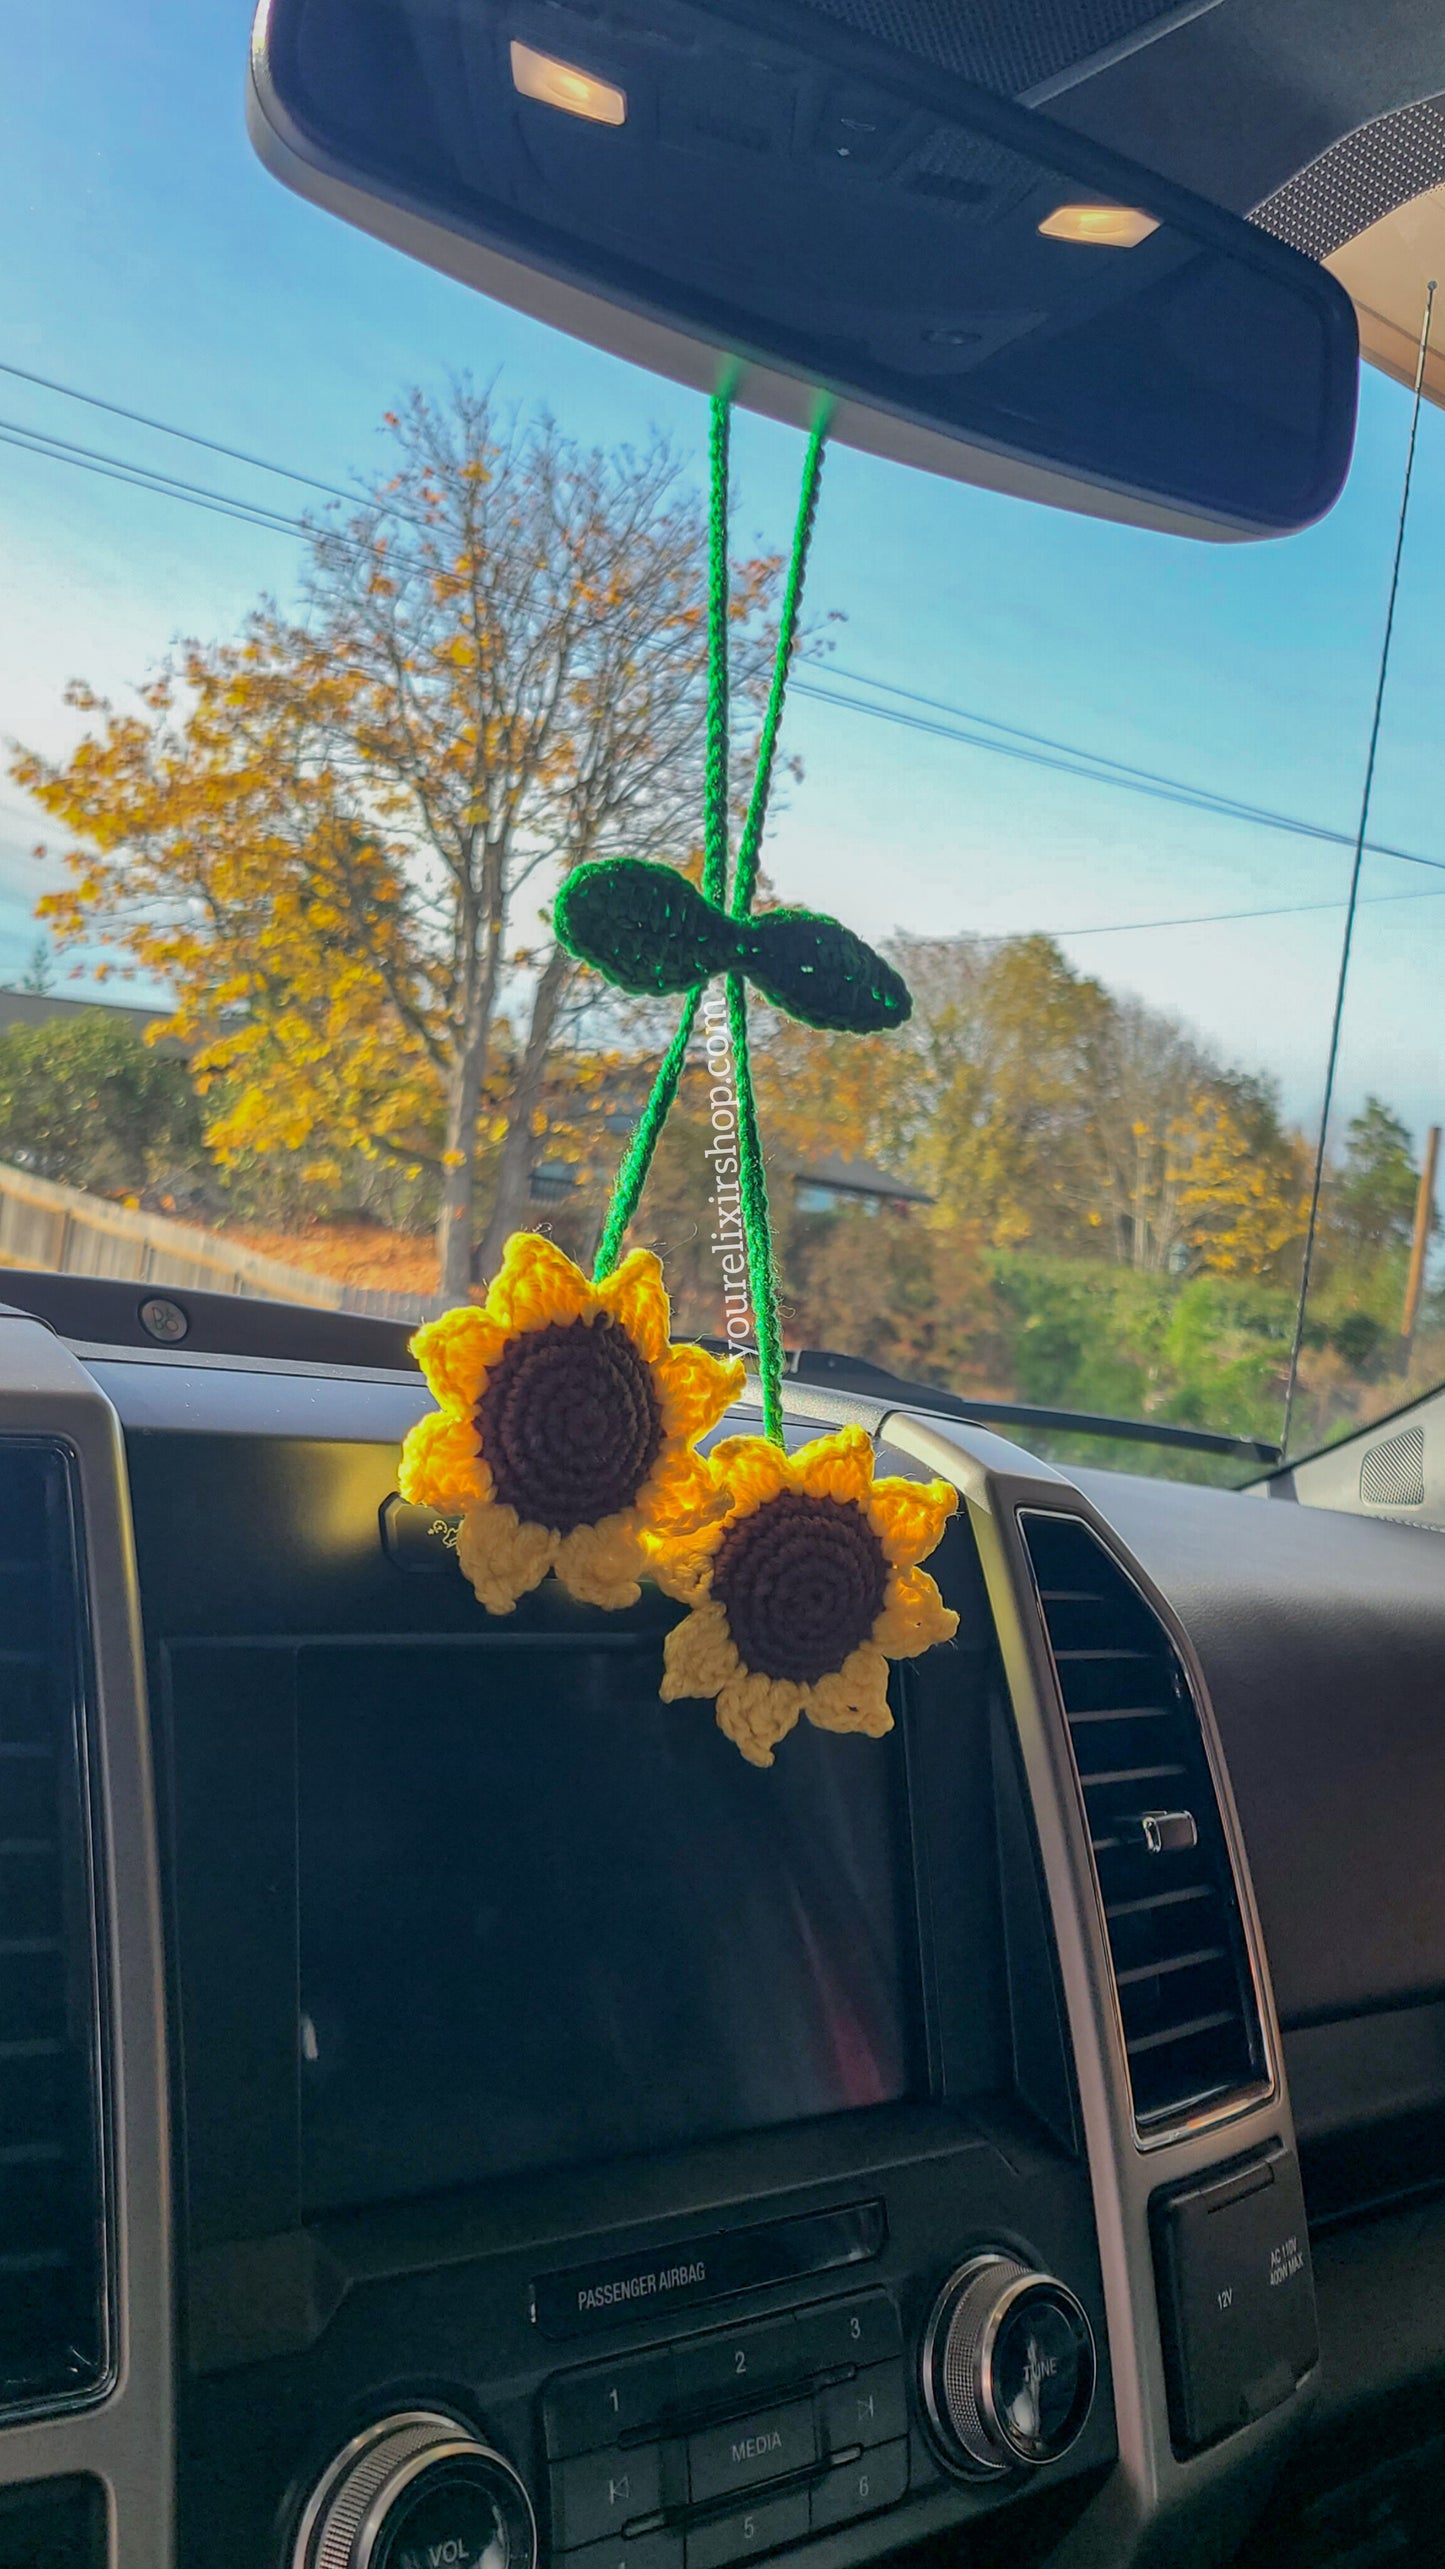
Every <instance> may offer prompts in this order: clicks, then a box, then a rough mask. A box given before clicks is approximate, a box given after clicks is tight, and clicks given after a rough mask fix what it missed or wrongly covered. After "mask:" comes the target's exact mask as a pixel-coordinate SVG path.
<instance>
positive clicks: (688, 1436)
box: [655, 1346, 747, 1445]
mask: <svg viewBox="0 0 1445 2569" xmlns="http://www.w3.org/2000/svg"><path fill="white" fill-rule="evenodd" d="M655 1380H656V1383H657V1390H658V1396H659V1398H660V1400H661V1403H662V1424H663V1428H664V1430H665V1432H666V1434H667V1435H669V1436H678V1437H681V1438H682V1440H683V1442H684V1443H685V1444H688V1445H691V1444H693V1443H695V1442H696V1440H697V1438H698V1437H699V1436H706V1434H707V1432H708V1429H709V1428H710V1427H716V1425H717V1423H718V1420H719V1419H720V1418H721V1417H722V1415H723V1412H724V1411H725V1410H726V1409H727V1407H728V1405H729V1403H730V1402H731V1401H735V1400H736V1399H737V1398H738V1396H739V1394H740V1392H741V1391H742V1388H743V1385H744V1383H745V1382H746V1381H747V1367H746V1366H745V1365H744V1363H743V1360H742V1358H741V1356H728V1357H722V1356H710V1355H709V1354H708V1352H707V1349H706V1348H705V1347H688V1346H680V1347H669V1349H668V1351H667V1353H666V1355H665V1356H663V1357H662V1358H660V1360H659V1362H658V1365H657V1370H656V1376H655Z"/></svg>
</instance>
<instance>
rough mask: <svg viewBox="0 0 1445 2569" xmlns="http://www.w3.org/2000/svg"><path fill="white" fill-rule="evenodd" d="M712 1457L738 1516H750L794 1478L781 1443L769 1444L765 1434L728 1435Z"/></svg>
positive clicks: (714, 1450) (715, 1449)
mask: <svg viewBox="0 0 1445 2569" xmlns="http://www.w3.org/2000/svg"><path fill="white" fill-rule="evenodd" d="M711 1460H712V1464H713V1467H714V1469H715V1470H716V1471H717V1472H718V1474H719V1475H720V1477H721V1478H722V1480H723V1481H724V1482H725V1483H726V1485H727V1489H728V1492H729V1494H730V1496H731V1499H732V1513H733V1515H734V1516H735V1517H739V1516H750V1515H751V1514H752V1512H753V1510H754V1508H760V1507H761V1506H762V1505H763V1502H764V1501H765V1500H766V1499H775V1498H776V1497H777V1495H778V1492H779V1490H785V1489H786V1488H787V1487H788V1485H789V1483H790V1481H791V1479H792V1474H791V1471H790V1470H789V1467H788V1458H787V1455H786V1454H785V1453H784V1452H783V1449H782V1447H781V1445H770V1444H769V1442H768V1440H767V1438H766V1437H764V1436H725V1437H723V1439H722V1441H721V1443H720V1444H717V1445H715V1446H714V1447H713V1449H712V1456H711Z"/></svg>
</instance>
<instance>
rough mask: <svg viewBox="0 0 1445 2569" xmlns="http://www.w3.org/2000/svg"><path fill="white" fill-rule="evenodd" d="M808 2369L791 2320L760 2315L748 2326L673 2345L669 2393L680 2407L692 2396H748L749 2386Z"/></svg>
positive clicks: (791, 2378) (767, 2384) (786, 2378)
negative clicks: (671, 2393)
mask: <svg viewBox="0 0 1445 2569" xmlns="http://www.w3.org/2000/svg"><path fill="white" fill-rule="evenodd" d="M807 2369H808V2367H807V2365H806V2363H805V2362H804V2360H803V2357H802V2354H801V2351H800V2349H799V2346H798V2340H797V2331H796V2329H795V2328H794V2326H793V2323H792V2321H791V2319H761V2320H759V2321H757V2323H756V2324H755V2325H754V2326H753V2327H751V2328H729V2329H728V2330H727V2331H726V2332H725V2333H724V2334H721V2335H718V2336H715V2337H695V2338H691V2339H688V2340H686V2341H685V2342H684V2343H683V2344H681V2345H678V2346H674V2348H673V2350H672V2372H673V2395H674V2397H675V2398H676V2399H677V2401H678V2403H679V2405H681V2406H683V2407H687V2406H690V2405H691V2403H692V2402H693V2401H694V2400H705V2399H722V2398H726V2397H730V2396H734V2395H735V2396H736V2397H737V2398H738V2399H746V2398H747V2397H748V2395H749V2393H750V2392H751V2391H754V2390H758V2389H762V2390H771V2389H772V2388H773V2386H774V2385H775V2384H777V2383H782V2382H788V2381H794V2380H797V2379H798V2378H799V2377H800V2376H801V2375H802V2374H804V2373H805V2372H806V2371H807Z"/></svg>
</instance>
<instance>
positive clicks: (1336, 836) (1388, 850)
mask: <svg viewBox="0 0 1445 2569" xmlns="http://www.w3.org/2000/svg"><path fill="white" fill-rule="evenodd" d="M0 374H3V375H9V376H12V377H14V378H15V379H16V380H17V381H19V382H23V383H32V384H36V385H38V386H40V387H41V388H42V389H43V390H45V391H47V392H54V393H58V394H60V395H61V396H62V397H63V398H65V399H66V400H70V401H79V402H83V403H85V404H87V405H88V406H89V407H90V408H92V409H96V410H103V411H107V412H109V413H110V414H111V415H113V416H114V417H116V418H119V419H127V420H130V421H132V422H134V423H135V424H136V425H137V426H140V427H144V428H148V429H151V430H153V431H155V432H156V433H157V434H158V435H160V436H164V437H175V438H179V439H182V440H184V441H185V442H186V443H187V444H189V445H193V446H199V447H204V448H205V449H206V450H207V451H208V452H210V453H212V454H217V455H224V456H226V457H228V458H229V459H230V460H231V461H232V462H235V463H241V464H245V465H247V466H249V467H251V468H252V469H254V470H256V471H258V472H265V473H275V474H278V475H280V476H281V477H283V478H284V479H286V480H289V481H294V482H297V483H302V484H304V485H305V486H306V487H307V488H309V489H313V490H318V491H322V492H325V493H326V494H327V496H328V497H330V498H333V499H341V500H345V501H347V502H348V503H349V504H352V505H356V504H358V494H356V493H355V492H349V491H346V490H344V489H343V488H342V487H341V485H340V484H339V483H335V482H326V481H322V480H321V479H319V478H318V477H317V476H316V475H314V474H309V473H301V472H298V471H295V470H293V468H292V467H291V466H290V465H286V464H277V463H274V462H272V461H270V460H269V459H268V458H267V457H265V456H261V455H255V454H252V453H249V452H247V450H246V449H244V448H242V447H236V446H225V445H222V444H221V443H220V442H219V441H218V440H217V439H215V438H208V437H202V436H200V435H198V434H197V433H196V432H195V431H194V430H191V429H186V428H180V427H178V426H176V425H175V423H174V422H172V421H169V420H163V419H158V418H155V417H153V416H151V415H150V414H149V413H147V412H144V411H137V410H130V409H128V408H127V407H126V406H125V405H124V404H122V403H120V402H112V401H109V400H106V399H104V398H103V397H102V396H101V395H99V394H96V393H87V392H82V391H80V390H79V389H78V387H76V386H75V385H72V384H62V383H60V382H58V381H57V380H56V379H55V378H53V377H51V376H48V375H40V374H36V373H34V372H32V371H31V370H30V369H29V368H27V367H24V366H16V365H11V364H8V363H6V362H5V361H3V360H0ZM0 443H4V444H6V445H10V446H14V447H17V448H18V449H19V450H20V451H21V452H22V453H29V454H36V455H40V456H43V457H46V458H48V460H50V461H51V462H54V463H65V464H70V465H72V466H73V467H74V468H76V469H77V470H81V471H87V472H92V473H95V474H97V475H99V476H101V477H102V478H104V479H106V480H110V481H117V482H120V483H122V484H123V485H128V486H129V487H131V488H132V489H140V490H147V491H150V492H151V493H152V494H153V495H154V496H156V497H158V498H169V499H177V500H182V501H184V502H185V503H186V505H187V506H189V507H192V508H202V509H206V510H207V511H209V512H210V513H211V514H212V515H214V516H219V517H228V518H230V519H232V520H233V521H234V522H235V523H237V524H240V525H249V526H254V527H257V528H258V529H260V530H261V531H262V532H263V533H268V534H277V535H289V536H291V537H293V538H294V539H296V540H298V541H300V542H303V543H307V542H314V541H315V540H316V539H317V536H318V533H319V534H320V535H321V536H322V538H323V540H324V541H326V542H328V543H335V544H340V545H343V546H346V547H348V548H349V549H351V550H354V551H364V549H365V548H364V547H362V546H358V545H357V544H356V542H355V539H353V538H350V537H347V536H345V535H344V534H342V533H341V532H340V531H339V530H333V529H320V530H318V529H317V528H315V527H313V526H311V525H308V524H307V522H306V521H305V520H304V519H302V518H298V517H293V516H289V515H288V514H287V513H286V512H285V511H284V510H280V509H273V508H271V507H270V506H269V505H268V504H267V503H266V502H264V501H253V500H247V499H244V498H241V497H239V496H238V495H237V494H235V493H232V492H226V491H217V490H215V489H213V488H212V487H211V486H210V485H209V484H206V483H197V482H186V481H183V480H181V479H180V478H179V477H178V476H176V475H174V474H169V473H163V472H161V471H160V470H159V468H158V467H155V466H151V465H146V464H136V463H134V462H132V461H131V460H130V459H129V458H126V457H123V456H116V455H109V454H106V453H104V452H103V451H101V450H98V449H95V448H90V447H84V446H79V445H76V444H75V443H73V442H72V441H71V440H69V439H65V438H59V437H56V436H54V435H53V434H52V433H51V432H50V431H48V430H41V429H29V428H26V427H24V426H23V425H22V424H21V423H20V422H18V421H3V422H0ZM391 513H392V514H395V515H399V516H403V517H407V513H406V512H404V511H393V512H391ZM419 522H420V521H417V520H414V519H411V518H410V517H407V523H409V524H410V523H419ZM834 666H835V667H836V669H837V675H838V676H839V677H841V678H844V679H845V680H847V682H848V683H849V684H850V685H852V686H862V687H868V688H871V689H873V690H874V691H876V692H877V693H879V694H884V695H889V696H893V697H896V698H898V699H899V703H898V704H895V705H880V704H874V703H871V702H870V701H869V700H868V699H867V698H866V697H859V696H853V695H845V694H843V693H841V692H839V691H838V690H837V689H836V688H833V687H830V686H827V685H825V684H820V683H819V682H818V680H817V679H809V678H806V677H804V676H802V675H801V674H800V675H799V676H797V677H795V679H794V681H793V692H794V694H795V695H802V696H807V697H810V698H811V699H812V700H813V701H814V702H815V703H819V704H825V705H831V706H832V707H833V708H834V710H835V711H837V712H840V713H855V714H862V715H866V716H869V717H871V718H872V719H873V720H874V721H876V722H887V723H892V724H895V725H897V726H900V727H902V728H903V729H905V730H910V731H916V732H920V733H923V734H925V735H927V736H929V737H931V738H934V739H941V740H948V741H951V742H953V743H955V744H956V745H957V746H958V747H960V748H969V749H982V750H986V751H988V752H990V753H991V754H992V755H993V756H995V757H1004V758H1012V759H1014V760H1016V761H1018V762H1019V763H1021V764H1023V765H1026V766H1033V767H1039V768H1042V769H1044V770H1046V771H1048V772H1050V773H1053V774H1058V775H1065V776H1069V777H1072V778H1074V779H1075V780H1076V781H1082V782H1083V783H1085V784H1094V785H1108V786H1113V787H1114V788H1115V789H1116V790H1117V791H1120V792H1125V793H1136V794H1141V795H1143V796H1144V797H1145V798H1146V799H1148V800H1150V801H1157V802H1166V803H1172V804H1175V805H1177V806H1179V807H1180V808H1183V809H1186V810H1194V811H1200V812H1206V813H1209V814H1212V815H1214V816H1215V817H1218V818H1223V819H1230V820H1239V821H1246V822H1248V823H1250V824H1251V825H1252V826H1254V827H1256V828H1264V829H1272V830H1280V831H1284V832H1285V833H1287V834H1288V835H1290V836H1293V837H1300V838H1308V839H1313V840H1315V841H1317V842H1320V843H1322V844H1325V845H1328V846H1334V847H1352V846H1353V844H1354V839H1353V835H1352V834H1351V833H1350V832H1348V831H1344V830H1334V829H1329V828H1327V827H1325V826H1324V825H1323V824H1322V823H1320V822H1315V821H1308V820H1305V819H1303V818H1301V817H1300V816H1299V815H1298V814H1294V813H1289V812H1280V811H1276V810H1274V809H1272V808H1271V807H1270V806H1268V805H1265V804H1258V803H1250V802H1246V801H1244V800H1242V799H1241V798H1239V797H1237V796H1235V795H1230V794H1223V793H1221V792H1219V791H1218V790H1217V789H1216V788H1214V787H1212V786H1205V785H1195V784H1192V783H1190V782H1189V781H1188V780H1187V779H1184V778H1179V777H1171V776H1168V775H1166V774H1164V773H1162V772H1161V771H1160V770H1158V769H1156V768H1148V767H1140V766H1137V765H1134V764H1132V763H1131V762H1129V761H1127V760H1124V759H1116V758H1113V757H1110V756H1109V755H1107V754H1106V753H1105V752H1103V751H1099V750H1090V749H1084V748H1081V747H1080V746H1079V745H1078V744H1077V743H1073V742H1069V741H1060V740H1056V739H1054V738H1052V737H1051V735H1050V734H1048V733H1046V732H1037V731H1032V730H1029V729H1027V728H1025V727H1024V726H1023V725H1021V724H1017V723H1007V722H1004V721H1003V720H1002V719H1001V718H999V717H998V716H996V715H992V714H980V713H978V712H976V711H974V710H972V709H971V708H969V707H967V706H962V705H954V704H950V703H949V702H948V701H947V700H946V699H944V698H941V697H936V696H928V695H924V694H922V693H921V692H920V691H919V690H917V689H915V688H910V687H904V686H901V685H899V684H898V683H897V682H895V681H893V680H891V679H887V678H875V677H873V676H871V675H870V674H869V673H868V672H866V671H863V670H853V669H848V668H846V667H842V666H838V665H837V664H834ZM825 674H832V673H831V671H830V672H828V673H825ZM904 705H915V706H917V707H919V708H920V711H919V712H918V713H907V712H904V711H903V710H902V707H903V706H904ZM939 715H941V716H944V717H945V718H946V719H944V720H942V721H938V720H932V719H929V718H928V717H930V716H939ZM960 726H975V728H960ZM980 726H981V728H977V727H980ZM990 734H996V735H999V737H994V738H990V737H989V735H990ZM1366 849H1367V852H1368V853H1369V854H1370V855H1372V856H1383V857H1387V858H1390V859H1392V860H1394V861H1395V862H1397V863H1400V864H1404V865H1417V866H1424V867H1427V868H1428V869H1429V870H1430V871H1431V872H1433V873H1441V872H1445V860H1442V859H1440V858H1437V857H1429V856H1421V855H1420V854H1418V852H1416V851H1415V850H1413V849H1410V848H1399V847H1392V846H1389V845H1387V844H1385V843H1383V842H1379V841H1373V840H1372V841H1368V842H1366ZM1313 906H1315V905H1313V904H1311V903H1305V902H1301V903H1298V904H1289V905H1286V906H1284V907H1281V908H1280V909H1279V910H1277V911H1264V910H1261V911H1257V912H1253V913H1250V912H1244V911H1239V912H1228V911H1221V912H1216V913H1210V914H1207V915H1206V916H1202V917H1200V918H1199V919H1193V918H1191V919H1181V920H1179V921H1178V922H1174V921H1169V920H1159V921H1157V922H1156V921H1149V920H1137V921H1136V920H1127V921H1121V922H1120V923H1119V924H1118V926H1117V927H1116V928H1112V929H1107V930H1106V929H1104V928H1095V927H1087V928H1079V929H1071V930H1060V931H1057V933H1059V934H1068V935H1079V936H1092V935H1104V934H1124V933H1127V932H1130V931H1133V930H1135V929H1139V930H1142V929H1144V928H1147V927H1151V926H1155V925H1157V926H1159V927H1166V926H1172V925H1175V924H1177V925H1179V926H1181V927H1185V926H1188V927H1192V926H1196V925H1199V926H1202V925H1212V924H1215V923H1216V922H1224V921H1227V920H1229V919H1231V918H1243V917H1247V916H1257V917H1269V916H1280V917H1283V916H1285V915H1288V914H1289V913H1290V912H1292V911H1299V912H1303V911H1305V910H1307V909H1309V908H1311V907H1313ZM1324 906H1326V907H1334V906H1337V905H1335V904H1326V905H1324Z"/></svg>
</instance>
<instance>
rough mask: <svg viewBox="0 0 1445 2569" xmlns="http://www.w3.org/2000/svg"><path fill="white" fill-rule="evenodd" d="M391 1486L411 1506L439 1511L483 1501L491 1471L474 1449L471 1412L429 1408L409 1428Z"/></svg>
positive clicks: (489, 1490) (449, 1512)
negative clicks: (394, 1487)
mask: <svg viewBox="0 0 1445 2569" xmlns="http://www.w3.org/2000/svg"><path fill="white" fill-rule="evenodd" d="M396 1485H397V1488H398V1489H399V1490H400V1492H401V1495H402V1497H403V1498H404V1499H410V1500H411V1502H412V1504H413V1506H414V1507H430V1508H440V1509H441V1511H442V1513H443V1515H444V1516H455V1515H457V1514H459V1512H460V1511H461V1510H462V1509H463V1508H472V1507H481V1506H483V1505H484V1504H485V1502H486V1501H487V1500H488V1499H489V1498H490V1497H491V1495H492V1475H491V1471H490V1469H489V1468H488V1466H487V1465H486V1464H485V1463H484V1462H483V1460H482V1457H481V1455H480V1453H479V1452H478V1450H477V1431H476V1427H475V1424H474V1422H473V1421H472V1419H471V1418H470V1416H462V1417H459V1416H458V1415H457V1412H456V1411H455V1410H453V1409H430V1410H428V1411H427V1414H426V1416H425V1418H419V1419H418V1420H417V1423H416V1425H415V1427H410V1428H408V1429H407V1433H406V1440H405V1442H404V1444H403V1446H402V1449H401V1464H400V1467H399V1469H398V1472H397V1478H396Z"/></svg>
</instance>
